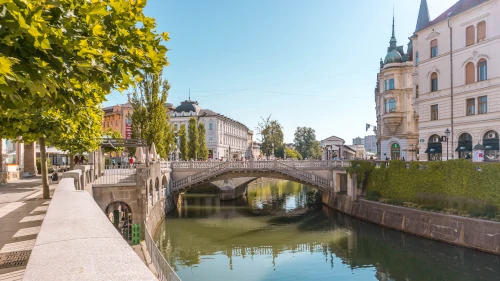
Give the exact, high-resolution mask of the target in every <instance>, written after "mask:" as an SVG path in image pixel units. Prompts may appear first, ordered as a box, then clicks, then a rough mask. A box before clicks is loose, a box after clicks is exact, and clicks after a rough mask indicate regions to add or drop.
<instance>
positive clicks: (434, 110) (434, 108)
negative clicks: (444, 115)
mask: <svg viewBox="0 0 500 281" xmlns="http://www.w3.org/2000/svg"><path fill="white" fill-rule="evenodd" d="M438 118H439V107H438V105H437V104H434V105H431V121H433V120H438Z"/></svg>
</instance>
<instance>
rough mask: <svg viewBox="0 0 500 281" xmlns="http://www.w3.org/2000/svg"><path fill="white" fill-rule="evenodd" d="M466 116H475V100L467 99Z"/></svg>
mask: <svg viewBox="0 0 500 281" xmlns="http://www.w3.org/2000/svg"><path fill="white" fill-rule="evenodd" d="M466 103H467V116H469V115H474V114H476V99H467V101H466Z"/></svg>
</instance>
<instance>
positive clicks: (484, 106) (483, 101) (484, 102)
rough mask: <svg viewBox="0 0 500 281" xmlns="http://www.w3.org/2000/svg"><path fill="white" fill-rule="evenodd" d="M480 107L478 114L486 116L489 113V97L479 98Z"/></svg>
mask: <svg viewBox="0 0 500 281" xmlns="http://www.w3.org/2000/svg"><path fill="white" fill-rule="evenodd" d="M477 100H478V103H479V106H478V113H479V114H484V113H488V97H487V96H482V97H479V98H477Z"/></svg>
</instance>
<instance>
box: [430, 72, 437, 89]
mask: <svg viewBox="0 0 500 281" xmlns="http://www.w3.org/2000/svg"><path fill="white" fill-rule="evenodd" d="M437 90H438V75H437V73H436V72H434V73H432V75H431V91H432V92H435V91H437Z"/></svg>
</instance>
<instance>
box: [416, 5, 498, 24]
mask: <svg viewBox="0 0 500 281" xmlns="http://www.w3.org/2000/svg"><path fill="white" fill-rule="evenodd" d="M486 1H488V0H459V1H458V2H457V3H455V4H454V5H453V6H451V7H450V8H449V9H448V10H446V11H444V12H443V13H442V14H441V15H439V16H438V17H437V18H435V19H434V20H432V21H431V22H429V24H427V26H426V27H424V28H427V27H429V26H432V25H435V24H436V23H438V22H440V21H443V20H445V19H446V18H447V17H448V14H449V13H451V15H452V16H454V15H457V14H460V13H461V12H463V11H465V10H468V9H470V8H472V7H475V6H477V5H479V4H482V3H484V2H486ZM422 29H423V28H422Z"/></svg>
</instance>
